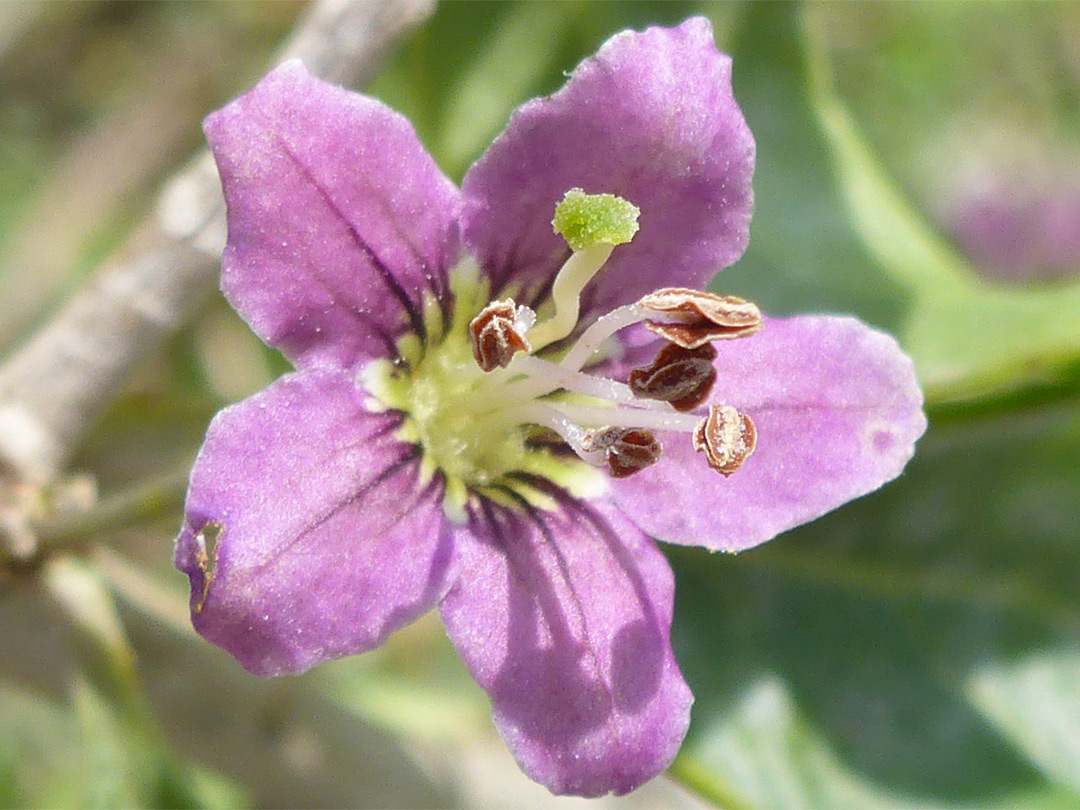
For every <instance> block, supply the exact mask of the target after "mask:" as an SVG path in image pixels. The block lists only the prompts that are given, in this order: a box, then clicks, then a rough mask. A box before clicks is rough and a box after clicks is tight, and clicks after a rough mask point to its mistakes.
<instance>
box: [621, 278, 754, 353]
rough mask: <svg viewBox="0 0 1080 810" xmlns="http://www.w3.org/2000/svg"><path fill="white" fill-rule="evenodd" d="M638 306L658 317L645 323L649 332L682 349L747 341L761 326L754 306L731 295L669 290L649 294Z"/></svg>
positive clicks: (678, 288)
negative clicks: (743, 339) (746, 338)
mask: <svg viewBox="0 0 1080 810" xmlns="http://www.w3.org/2000/svg"><path fill="white" fill-rule="evenodd" d="M638 305H639V306H641V307H642V308H643V309H646V310H650V311H651V314H653V315H655V316H657V317H658V319H657V320H647V321H646V322H645V326H646V327H647V328H648V329H649V330H650V331H652V332H655V333H656V334H658V335H660V336H661V337H663V338H667V339H668V340H670V341H671V342H672V343H677V344H678V345H680V346H682V347H683V348H684V349H696V348H698V347H699V346H704V345H705V344H706V343H710V342H712V341H714V340H727V339H731V338H739V337H747V336H748V335H752V334H754V333H755V332H757V331H758V330H760V329H761V326H762V319H761V310H759V309H758V308H757V305H755V304H752V303H750V302H749V301H746V300H745V299H742V298H738V297H736V296H734V295H724V296H720V295H713V294H712V293H707V292H702V291H700V290H688V289H684V288H682V287H668V288H666V289H663V290H657V291H656V292H653V293H649V294H648V295H646V296H645V297H644V298H642V299H641V300H640V301H638Z"/></svg>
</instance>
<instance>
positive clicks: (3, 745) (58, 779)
mask: <svg viewBox="0 0 1080 810" xmlns="http://www.w3.org/2000/svg"><path fill="white" fill-rule="evenodd" d="M0 716H2V717H3V718H4V721H3V723H0V807H77V806H79V805H80V803H81V801H82V796H83V792H82V788H81V781H82V772H81V769H80V767H79V759H78V756H77V753H78V752H77V749H76V747H75V746H74V745H73V739H74V735H73V733H72V732H73V731H74V723H73V721H72V718H71V716H70V715H68V714H66V713H65V712H64V711H63V710H62V709H60V708H59V707H58V706H56V705H54V704H52V703H50V702H48V701H46V700H43V699H42V698H39V697H37V696H36V695H33V694H31V693H30V692H29V691H26V690H20V689H18V688H16V687H14V686H9V685H7V684H0Z"/></svg>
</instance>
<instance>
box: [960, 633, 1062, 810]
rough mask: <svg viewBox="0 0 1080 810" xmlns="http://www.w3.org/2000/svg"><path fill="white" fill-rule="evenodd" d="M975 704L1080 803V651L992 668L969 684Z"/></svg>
mask: <svg viewBox="0 0 1080 810" xmlns="http://www.w3.org/2000/svg"><path fill="white" fill-rule="evenodd" d="M968 690H969V695H970V698H971V701H972V703H973V704H974V705H975V706H976V707H977V708H978V709H979V711H981V712H982V713H983V715H985V716H986V717H987V719H988V720H989V721H990V722H991V723H992V724H993V725H994V726H995V727H996V728H998V729H999V730H1000V731H1001V733H1002V734H1003V735H1004V736H1005V737H1006V738H1007V739H1008V740H1010V741H1011V742H1012V743H1013V744H1014V745H1016V747H1017V748H1018V749H1019V750H1021V751H1022V752H1023V753H1024V754H1025V755H1026V756H1027V757H1028V758H1029V759H1030V760H1031V762H1032V763H1034V764H1035V766H1036V767H1038V768H1039V769H1040V770H1041V771H1042V772H1043V773H1045V774H1046V775H1047V777H1049V778H1050V779H1052V780H1054V781H1055V782H1058V783H1060V784H1061V785H1063V786H1067V787H1069V788H1071V789H1072V790H1073V791H1076V795H1074V797H1073V800H1074V801H1073V803H1074V804H1077V803H1080V650H1077V649H1076V648H1067V647H1066V648H1063V649H1047V650H1043V651H1040V652H1038V653H1035V654H1033V655H1030V656H1026V657H1024V658H1021V659H1020V660H1017V661H1009V662H996V663H988V664H985V665H983V666H980V667H978V668H976V669H975V671H974V672H973V673H972V675H971V678H970V680H969V681H968Z"/></svg>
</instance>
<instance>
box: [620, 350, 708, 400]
mask: <svg viewBox="0 0 1080 810" xmlns="http://www.w3.org/2000/svg"><path fill="white" fill-rule="evenodd" d="M715 359H716V349H714V348H713V347H712V346H711V345H709V344H708V343H706V344H705V345H703V346H699V347H698V348H696V349H684V348H683V347H682V346H679V345H677V344H675V343H669V344H667V345H666V346H665V347H664V348H662V349H661V350H660V352H659V353H658V354H657V355H656V359H654V360H653V362H652V365H651V366H649V367H648V368H638V369H634V370H633V371H631V372H630V379H629V384H630V390H631V391H632V392H633V394H634V396H635V397H639V398H641V399H657V400H660V401H662V402H670V403H671V405H672V407H674V408H675V410H677V411H692V410H693V409H694V408H696V407H697V406H698V405H700V404H701V403H702V402H704V401H705V399H706V398H707V397H708V396H709V391H711V390H712V387H713V383H714V382H716V369H715V368H713V364H712V361H713V360H715Z"/></svg>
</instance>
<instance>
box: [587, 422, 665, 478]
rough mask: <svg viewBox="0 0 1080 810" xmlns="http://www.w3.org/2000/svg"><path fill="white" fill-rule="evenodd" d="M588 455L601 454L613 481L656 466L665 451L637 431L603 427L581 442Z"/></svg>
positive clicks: (640, 431) (653, 440)
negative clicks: (598, 452)
mask: <svg viewBox="0 0 1080 810" xmlns="http://www.w3.org/2000/svg"><path fill="white" fill-rule="evenodd" d="M581 445H582V447H583V448H584V449H585V450H586V451H587V452H590V451H593V450H603V451H604V460H605V461H606V462H607V464H608V467H609V468H610V469H611V476H612V478H626V477H627V476H628V475H633V474H634V473H636V472H638V471H639V470H644V469H645V468H646V467H648V466H649V465H651V464H655V463H656V461H657V459H659V458H660V454H661V453H662V452H663V450H664V448H663V447H662V446H661V444H660V442H659V441H657V438H656V437H655V436H653V435H652V433H650V432H649V431H647V430H641V429H640V428H617V427H610V426H605V427H602V428H597V429H595V430H590V431H588V432H587V433H586V434H585V438H584V439H583V440H582V442H581Z"/></svg>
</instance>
